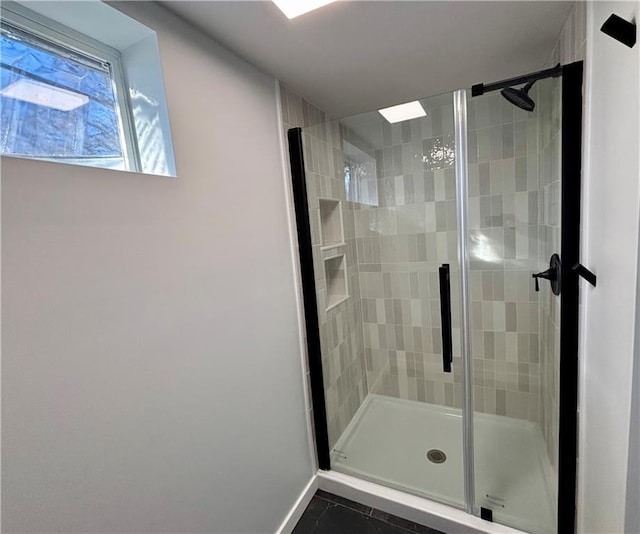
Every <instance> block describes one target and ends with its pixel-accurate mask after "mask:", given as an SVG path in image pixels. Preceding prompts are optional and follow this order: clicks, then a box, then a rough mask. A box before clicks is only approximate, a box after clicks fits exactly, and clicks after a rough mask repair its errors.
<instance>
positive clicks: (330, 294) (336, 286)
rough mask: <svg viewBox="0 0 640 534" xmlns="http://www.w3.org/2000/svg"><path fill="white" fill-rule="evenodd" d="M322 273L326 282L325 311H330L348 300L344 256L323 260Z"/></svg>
mask: <svg viewBox="0 0 640 534" xmlns="http://www.w3.org/2000/svg"><path fill="white" fill-rule="evenodd" d="M324 273H325V274H324V275H325V279H326V282H327V310H330V309H331V308H334V307H335V306H337V305H338V304H340V303H341V302H344V301H345V300H347V299H348V298H349V291H348V288H347V262H346V260H345V257H344V254H341V255H340V256H333V257H331V258H325V260H324Z"/></svg>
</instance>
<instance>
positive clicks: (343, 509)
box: [293, 490, 444, 534]
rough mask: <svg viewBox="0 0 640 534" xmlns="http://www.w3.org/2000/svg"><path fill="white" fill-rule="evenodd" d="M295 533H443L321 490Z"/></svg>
mask: <svg viewBox="0 0 640 534" xmlns="http://www.w3.org/2000/svg"><path fill="white" fill-rule="evenodd" d="M293 534H444V533H442V532H439V531H437V530H433V529H430V528H427V527H424V526H422V525H418V524H416V523H413V522H411V521H407V520H406V519H402V518H400V517H396V516H393V515H390V514H387V513H385V512H381V511H380V510H376V509H375V508H370V507H368V506H364V505H362V504H359V503H357V502H353V501H349V500H347V499H343V498H342V497H338V496H337V495H332V494H331V493H326V492H324V491H321V490H318V492H317V493H316V494H315V495H314V497H313V499H312V500H311V502H310V503H309V506H307V509H306V510H305V512H304V514H303V515H302V517H301V518H300V521H298V524H297V525H296V528H295V529H294V530H293Z"/></svg>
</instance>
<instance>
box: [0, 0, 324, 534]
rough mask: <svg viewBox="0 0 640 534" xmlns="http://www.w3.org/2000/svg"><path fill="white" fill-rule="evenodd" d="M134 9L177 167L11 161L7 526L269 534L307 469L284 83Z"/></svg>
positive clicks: (6, 191)
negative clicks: (142, 170)
mask: <svg viewBox="0 0 640 534" xmlns="http://www.w3.org/2000/svg"><path fill="white" fill-rule="evenodd" d="M123 9H124V10H126V11H127V12H129V13H131V14H132V15H133V16H136V17H137V18H138V19H139V20H140V21H141V22H143V23H144V24H147V25H149V26H150V27H152V28H153V29H155V30H156V31H157V32H158V38H159V44H160V50H161V54H162V63H163V69H164V74H165V83H166V93H167V97H168V106H169V112H170V119H171V126H172V131H173V137H174V144H175V154H176V165H177V170H178V178H177V179H173V178H161V177H157V176H146V175H141V174H131V173H125V172H112V171H105V170H100V169H90V168H85V167H73V166H65V165H58V164H54V163H44V162H34V161H28V160H18V159H11V158H5V159H3V160H2V245H3V248H2V255H3V258H2V259H3V265H2V275H3V279H2V293H3V295H2V296H3V303H2V304H3V325H2V326H3V339H2V341H3V347H2V349H3V353H2V356H3V361H2V390H3V391H2V393H3V398H2V426H3V428H2V437H3V441H2V448H3V451H2V452H3V457H2V460H3V465H2V493H3V494H2V499H3V532H15V531H22V532H45V531H46V532H175V533H178V532H216V533H232V532H236V533H250V532H251V533H257V532H260V533H266V532H274V531H275V530H276V528H277V527H278V525H279V524H280V522H281V521H282V520H283V519H284V518H285V516H286V514H287V513H288V512H289V509H290V507H291V506H292V505H293V503H294V502H295V500H296V499H297V498H298V496H299V494H300V492H301V491H303V489H304V488H305V486H306V484H307V483H308V482H309V480H310V479H311V477H312V468H311V465H312V464H311V459H310V454H309V448H308V442H307V434H306V422H305V409H304V397H303V383H302V380H301V377H302V369H301V357H300V350H299V338H298V335H299V334H298V331H299V330H298V323H297V316H296V298H295V293H294V277H293V266H292V260H291V242H290V238H289V233H288V221H287V209H286V197H285V191H284V178H283V169H282V165H281V160H280V152H279V145H278V143H279V135H280V132H279V129H278V128H279V126H278V123H277V120H276V100H275V86H274V80H273V79H272V78H270V77H267V76H265V75H263V74H262V73H260V72H258V71H256V70H255V69H254V68H252V67H251V66H249V65H248V64H246V63H245V62H243V61H241V60H240V59H238V58H237V57H235V56H233V55H232V54H230V53H228V52H227V51H225V50H224V49H222V48H221V47H219V46H218V45H216V44H215V43H214V42H213V41H211V40H210V39H207V38H204V37H203V36H201V35H200V34H198V33H197V32H195V31H194V30H193V29H191V28H190V27H189V26H187V25H186V24H183V23H182V22H181V21H179V20H178V19H177V18H175V17H173V16H172V15H170V14H168V12H166V11H164V10H163V9H162V8H159V7H158V6H155V5H153V4H146V5H142V3H140V4H129V5H127V6H125V7H124V8H123Z"/></svg>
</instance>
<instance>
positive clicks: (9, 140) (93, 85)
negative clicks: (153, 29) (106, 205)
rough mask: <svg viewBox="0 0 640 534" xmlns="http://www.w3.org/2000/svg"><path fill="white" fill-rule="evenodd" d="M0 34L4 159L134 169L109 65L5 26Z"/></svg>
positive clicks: (0, 134)
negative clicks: (20, 158) (53, 160)
mask: <svg viewBox="0 0 640 534" xmlns="http://www.w3.org/2000/svg"><path fill="white" fill-rule="evenodd" d="M1 28H2V37H1V39H2V41H1V43H2V44H1V46H2V58H1V60H0V67H1V68H0V87H1V89H0V119H1V120H0V149H1V150H2V153H3V154H11V155H15V156H25V157H30V158H44V159H55V160H61V161H65V162H67V163H85V164H90V165H95V166H99V167H108V168H116V169H126V168H131V161H130V160H131V159H132V157H131V156H132V155H131V154H128V153H127V143H126V141H125V134H124V130H125V128H124V126H123V124H122V123H123V116H122V112H123V111H124V110H122V109H121V108H123V107H124V106H122V105H119V103H118V102H117V100H116V91H115V83H114V75H113V71H114V68H118V65H114V63H115V61H114V59H113V58H112V59H111V61H110V62H109V61H107V60H103V59H97V58H95V57H90V56H88V55H86V54H82V52H79V51H76V50H71V49H69V48H65V47H63V46H61V45H60V44H58V43H55V42H52V41H48V40H45V39H42V38H40V37H38V36H36V35H34V34H32V33H28V32H26V31H24V30H22V29H19V28H17V27H16V26H13V25H11V24H9V23H7V22H4V21H3V22H2V24H1ZM116 59H117V57H116ZM125 112H126V111H125Z"/></svg>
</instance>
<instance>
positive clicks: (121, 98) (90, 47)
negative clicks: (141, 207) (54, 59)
mask: <svg viewBox="0 0 640 534" xmlns="http://www.w3.org/2000/svg"><path fill="white" fill-rule="evenodd" d="M0 23H1V24H2V25H3V26H7V27H8V30H9V31H10V30H11V28H15V29H17V30H18V31H20V32H22V33H26V34H27V36H29V35H33V36H34V37H35V38H36V39H39V40H42V41H44V42H45V43H50V44H51V45H52V48H53V50H52V53H55V54H58V49H60V48H62V49H63V50H68V51H69V53H70V55H69V57H70V58H72V59H74V60H75V61H78V60H79V58H77V57H75V55H78V56H80V60H81V58H82V57H85V58H88V59H89V60H92V61H97V62H99V63H102V64H104V65H105V66H106V67H107V68H108V71H109V77H110V79H111V85H112V89H113V96H114V100H115V113H116V117H117V120H118V133H119V137H120V144H121V147H122V151H123V158H124V162H125V170H126V171H130V172H142V171H141V169H142V165H141V163H140V153H139V150H138V142H137V136H136V131H135V127H134V121H133V113H132V110H131V104H130V100H129V95H128V90H127V88H128V85H127V82H126V78H125V74H124V68H123V66H122V57H121V54H120V51H119V50H116V49H115V48H112V47H110V46H108V45H106V44H104V43H102V42H100V41H97V40H95V39H92V38H91V37H89V36H87V35H84V34H82V33H80V32H78V31H76V30H74V29H72V28H69V27H68V26H65V25H63V24H60V23H58V22H56V21H54V20H52V19H49V18H47V17H44V16H42V15H40V14H39V13H35V12H34V11H30V10H28V9H26V8H23V7H22V6H21V5H19V4H16V3H14V2H2V5H1V7H0ZM34 44H35V45H38V46H40V47H42V44H41V43H37V42H34ZM3 156H9V157H23V158H27V159H42V160H47V158H29V157H28V156H13V155H12V154H3ZM55 161H58V160H55ZM96 168H104V167H100V166H96Z"/></svg>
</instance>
